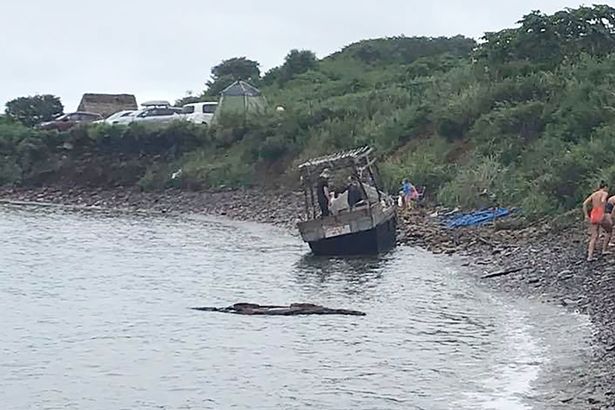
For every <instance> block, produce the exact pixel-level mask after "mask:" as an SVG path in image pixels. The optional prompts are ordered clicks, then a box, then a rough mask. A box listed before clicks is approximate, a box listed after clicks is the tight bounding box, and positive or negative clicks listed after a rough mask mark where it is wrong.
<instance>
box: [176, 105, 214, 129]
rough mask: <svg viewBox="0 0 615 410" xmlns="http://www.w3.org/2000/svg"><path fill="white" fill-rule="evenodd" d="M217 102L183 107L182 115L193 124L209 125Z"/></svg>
mask: <svg viewBox="0 0 615 410" xmlns="http://www.w3.org/2000/svg"><path fill="white" fill-rule="evenodd" d="M217 107H218V103H217V102H198V103H190V104H186V105H184V107H183V108H182V114H183V116H184V118H185V119H186V120H188V121H190V122H193V123H195V124H207V125H209V124H211V120H212V119H213V118H214V114H215V113H216V108H217Z"/></svg>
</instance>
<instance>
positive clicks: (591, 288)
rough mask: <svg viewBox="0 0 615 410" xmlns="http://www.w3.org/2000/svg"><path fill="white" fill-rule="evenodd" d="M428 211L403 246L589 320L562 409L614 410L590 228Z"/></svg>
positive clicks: (613, 284)
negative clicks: (464, 220) (451, 220)
mask: <svg viewBox="0 0 615 410" xmlns="http://www.w3.org/2000/svg"><path fill="white" fill-rule="evenodd" d="M0 201H5V202H7V201H9V203H10V202H13V203H15V202H16V203H19V202H23V203H32V204H36V203H40V204H41V205H42V204H54V205H68V206H78V207H83V208H85V209H87V208H91V209H117V210H127V211H150V212H152V211H153V212H160V213H175V212H176V213H203V214H209V215H216V216H224V217H228V218H231V219H234V220H240V221H253V222H261V223H269V224H275V225H278V226H281V227H285V228H288V229H290V230H294V226H295V222H296V219H297V217H298V216H299V215H302V214H303V212H304V206H303V195H302V194H301V193H296V192H288V191H263V190H258V189H246V190H226V191H209V192H187V191H179V190H168V191H164V192H154V193H146V192H139V191H137V190H131V189H124V188H118V189H111V190H103V189H93V188H92V189H90V188H72V189H66V188H50V187H47V188H36V189H23V188H19V189H15V188H0ZM431 212H433V210H432V209H430V210H429V211H428V210H427V209H420V208H419V209H416V210H410V211H405V212H403V214H402V215H401V216H400V222H402V221H403V223H400V224H399V225H400V235H399V239H398V242H399V244H401V245H408V246H416V247H421V248H424V249H426V250H428V251H430V252H432V253H434V254H444V255H457V256H461V257H464V259H465V260H466V262H464V263H463V265H464V266H465V267H467V268H468V269H471V270H472V271H474V272H477V273H480V272H482V275H483V276H482V277H481V278H480V280H481V281H483V282H485V283H486V285H487V286H488V287H492V288H494V289H497V290H499V291H503V292H506V293H508V294H510V295H512V296H515V297H517V296H518V297H531V298H538V299H539V300H541V301H543V302H548V303H552V304H555V305H560V306H563V307H565V308H566V309H568V310H570V311H576V312H579V313H581V314H586V315H588V316H589V318H590V320H591V322H592V324H593V325H594V327H595V329H596V332H595V334H594V335H593V337H592V340H591V344H592V346H593V349H592V354H593V357H592V358H591V362H590V363H588V367H589V368H590V369H591V372H590V373H591V374H589V375H587V377H588V378H589V380H586V381H585V383H584V385H583V388H582V389H581V392H577V393H576V394H574V393H573V392H568V391H567V392H563V394H564V395H565V396H570V397H563V398H561V399H560V405H566V404H568V405H572V404H573V403H574V405H575V406H580V405H583V406H586V407H585V408H592V409H609V408H615V256H608V257H601V258H600V259H599V260H598V261H595V262H592V263H588V262H585V260H584V259H585V258H584V255H585V251H586V240H587V238H586V229H585V227H584V225H583V224H582V223H581V222H579V221H577V219H576V214H570V215H569V214H566V215H564V216H563V218H561V219H560V220H557V221H550V222H549V223H547V222H541V223H537V224H535V225H533V226H529V227H528V226H526V227H523V226H521V225H520V224H515V223H514V219H511V218H507V219H503V220H502V221H503V222H502V223H501V224H499V223H498V224H496V227H497V228H498V229H497V230H496V229H494V227H493V226H485V227H479V228H456V229H447V228H445V227H443V226H442V225H441V224H440V223H439V219H438V218H434V217H431V216H430V214H431ZM578 214H579V215H580V212H578ZM489 275H492V276H491V277H486V276H489ZM571 388H572V386H571ZM576 388H578V386H577V387H576ZM574 408H578V407H574Z"/></svg>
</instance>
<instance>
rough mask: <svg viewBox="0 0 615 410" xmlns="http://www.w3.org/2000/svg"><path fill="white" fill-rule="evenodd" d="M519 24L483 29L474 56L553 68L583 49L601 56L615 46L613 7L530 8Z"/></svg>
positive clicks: (493, 63)
mask: <svg viewBox="0 0 615 410" xmlns="http://www.w3.org/2000/svg"><path fill="white" fill-rule="evenodd" d="M518 23H519V24H520V27H518V28H515V29H506V30H502V31H499V32H496V33H486V34H485V36H484V37H483V40H484V42H483V43H482V44H481V45H480V47H478V49H477V53H476V57H477V58H478V59H480V60H483V61H486V62H487V63H488V64H489V65H491V66H494V67H497V66H498V65H502V64H507V63H511V62H517V63H518V62H529V63H533V64H540V65H542V66H545V67H546V68H552V67H555V66H556V65H558V64H559V63H561V62H562V61H564V60H571V59H576V58H578V57H579V56H580V55H581V54H583V53H588V54H590V55H592V56H604V55H607V54H609V53H612V52H613V50H615V8H613V7H609V6H606V5H597V6H593V7H579V8H578V9H566V10H562V11H558V12H557V13H555V14H552V15H547V14H544V13H541V12H540V11H533V12H531V13H530V14H528V15H526V16H524V17H523V19H521V20H520V21H518Z"/></svg>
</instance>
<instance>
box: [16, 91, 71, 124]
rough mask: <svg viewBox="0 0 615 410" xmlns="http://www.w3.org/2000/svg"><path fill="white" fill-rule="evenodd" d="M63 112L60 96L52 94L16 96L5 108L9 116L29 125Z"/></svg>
mask: <svg viewBox="0 0 615 410" xmlns="http://www.w3.org/2000/svg"><path fill="white" fill-rule="evenodd" d="M63 112H64V106H63V105H62V102H61V101H60V98H58V97H56V96H55V95H50V94H45V95H35V96H29V97H19V98H15V99H14V100H11V101H9V102H7V103H6V110H5V113H6V115H7V117H9V118H12V119H14V120H17V121H19V122H21V123H22V124H24V125H28V126H33V125H36V124H38V123H40V122H43V121H50V120H52V119H53V118H54V117H56V116H57V115H60V114H62V113H63Z"/></svg>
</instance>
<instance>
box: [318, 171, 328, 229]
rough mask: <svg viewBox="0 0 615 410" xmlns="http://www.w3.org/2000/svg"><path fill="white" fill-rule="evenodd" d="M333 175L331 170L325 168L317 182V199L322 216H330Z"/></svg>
mask: <svg viewBox="0 0 615 410" xmlns="http://www.w3.org/2000/svg"><path fill="white" fill-rule="evenodd" d="M330 177H331V174H330V173H329V169H328V168H325V169H323V170H322V172H321V173H320V176H319V177H318V181H317V182H316V197H317V199H318V206H319V207H320V213H321V216H322V217H323V218H324V217H325V216H329V215H330V214H331V212H330V211H329V206H330V204H331V192H330V191H329V178H330Z"/></svg>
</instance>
